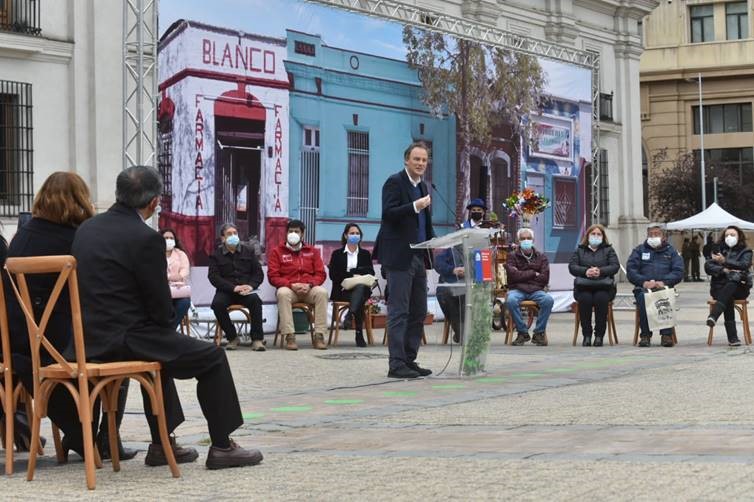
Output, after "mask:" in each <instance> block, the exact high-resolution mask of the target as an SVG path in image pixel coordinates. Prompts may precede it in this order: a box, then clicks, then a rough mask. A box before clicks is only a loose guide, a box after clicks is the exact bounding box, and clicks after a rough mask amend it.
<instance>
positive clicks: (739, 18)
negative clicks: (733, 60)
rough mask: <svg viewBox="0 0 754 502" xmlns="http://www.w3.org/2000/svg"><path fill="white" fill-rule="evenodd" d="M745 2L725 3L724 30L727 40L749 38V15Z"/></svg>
mask: <svg viewBox="0 0 754 502" xmlns="http://www.w3.org/2000/svg"><path fill="white" fill-rule="evenodd" d="M747 11H748V7H747V5H746V2H730V3H727V4H725V30H726V32H727V35H728V40H740V39H742V38H749V16H748V14H747Z"/></svg>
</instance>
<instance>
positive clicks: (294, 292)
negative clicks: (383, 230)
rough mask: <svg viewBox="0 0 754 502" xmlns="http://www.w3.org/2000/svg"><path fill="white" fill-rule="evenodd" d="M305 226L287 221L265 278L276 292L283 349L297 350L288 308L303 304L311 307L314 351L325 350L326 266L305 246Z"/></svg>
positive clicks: (290, 310) (297, 222) (269, 255)
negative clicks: (283, 343) (282, 236)
mask: <svg viewBox="0 0 754 502" xmlns="http://www.w3.org/2000/svg"><path fill="white" fill-rule="evenodd" d="M305 230H306V226H305V225H304V222H302V221H299V220H290V221H289V222H288V225H287V226H286V233H287V236H286V242H285V243H284V244H280V245H279V246H277V247H275V248H273V249H272V250H271V251H270V252H269V254H268V256H267V267H268V269H267V277H268V279H269V281H270V284H272V285H273V286H275V287H276V288H278V289H277V299H278V316H279V317H280V333H281V334H282V335H284V336H285V348H286V349H287V350H298V345H296V334H295V332H294V326H293V312H292V309H291V305H292V304H293V303H295V302H303V303H309V304H312V305H314V348H315V349H319V350H325V349H327V345H325V330H326V329H327V297H328V294H327V290H326V289H325V288H323V287H322V284H323V283H324V282H325V277H326V276H325V265H324V263H322V256H320V254H319V250H318V249H317V248H315V247H313V246H310V245H308V244H306V243H305V242H304V231H305Z"/></svg>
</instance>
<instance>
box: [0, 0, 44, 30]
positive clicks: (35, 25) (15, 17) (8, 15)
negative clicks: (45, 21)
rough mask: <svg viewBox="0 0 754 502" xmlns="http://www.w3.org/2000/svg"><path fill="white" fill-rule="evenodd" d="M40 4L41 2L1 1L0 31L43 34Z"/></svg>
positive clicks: (26, 0)
mask: <svg viewBox="0 0 754 502" xmlns="http://www.w3.org/2000/svg"><path fill="white" fill-rule="evenodd" d="M40 3H41V1H40V0H0V31H12V32H14V33H23V34H25V35H39V34H40V33H42V28H41V23H40Z"/></svg>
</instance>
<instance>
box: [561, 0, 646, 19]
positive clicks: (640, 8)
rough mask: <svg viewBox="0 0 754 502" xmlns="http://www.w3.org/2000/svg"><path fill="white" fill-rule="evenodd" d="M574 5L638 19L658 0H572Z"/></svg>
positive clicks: (611, 14)
mask: <svg viewBox="0 0 754 502" xmlns="http://www.w3.org/2000/svg"><path fill="white" fill-rule="evenodd" d="M573 4H574V6H578V7H582V8H585V9H589V10H593V11H595V12H600V13H602V14H608V15H610V16H615V15H616V14H617V15H620V16H625V17H629V18H631V19H635V20H637V21H638V20H640V19H642V18H643V17H644V16H646V15H647V14H649V13H650V12H652V11H653V10H654V9H655V8H656V7H657V6H658V5H660V1H659V0H574V1H573Z"/></svg>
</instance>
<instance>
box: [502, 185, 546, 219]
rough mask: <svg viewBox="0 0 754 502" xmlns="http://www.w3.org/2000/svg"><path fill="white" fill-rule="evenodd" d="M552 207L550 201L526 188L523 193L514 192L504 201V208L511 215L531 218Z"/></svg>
mask: <svg viewBox="0 0 754 502" xmlns="http://www.w3.org/2000/svg"><path fill="white" fill-rule="evenodd" d="M549 206H550V199H548V198H547V197H544V196H542V195H540V194H538V193H537V192H535V191H534V190H532V189H531V188H524V190H523V191H521V192H518V191H516V192H513V193H512V194H511V196H510V197H508V198H507V199H505V200H504V201H503V207H504V208H506V209H507V210H508V211H510V215H511V216H513V217H515V218H517V217H529V216H532V215H535V214H539V213H541V212H543V211H544V210H545V209H546V208H547V207H549Z"/></svg>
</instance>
